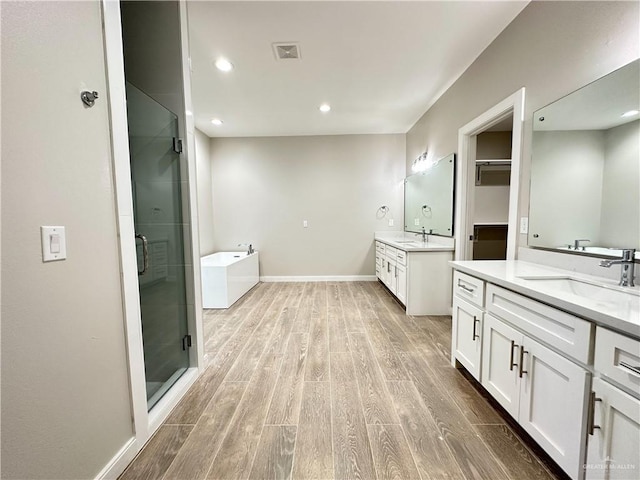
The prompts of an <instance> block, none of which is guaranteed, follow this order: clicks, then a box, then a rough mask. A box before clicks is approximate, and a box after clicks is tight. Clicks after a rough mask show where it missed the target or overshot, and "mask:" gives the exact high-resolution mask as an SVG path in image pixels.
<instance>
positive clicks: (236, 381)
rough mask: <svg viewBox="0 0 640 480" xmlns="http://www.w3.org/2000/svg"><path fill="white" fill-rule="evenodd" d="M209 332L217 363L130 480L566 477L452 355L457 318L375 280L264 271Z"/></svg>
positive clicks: (127, 475)
mask: <svg viewBox="0 0 640 480" xmlns="http://www.w3.org/2000/svg"><path fill="white" fill-rule="evenodd" d="M204 330H205V334H206V339H205V344H206V349H207V353H208V354H209V358H210V364H209V366H208V368H207V369H206V371H205V372H204V373H203V374H202V376H201V377H200V378H199V379H198V381H197V382H196V384H195V385H194V386H193V387H192V388H191V390H190V391H189V392H188V393H187V395H185V397H184V398H183V399H182V401H181V402H180V404H179V405H178V406H177V407H176V408H175V409H174V411H173V412H172V413H171V415H170V416H169V418H168V419H167V421H166V422H165V424H164V425H163V426H162V427H161V428H160V429H159V430H158V432H157V433H156V434H155V435H154V437H153V438H152V439H151V440H150V441H149V443H148V444H147V445H146V446H145V448H144V449H143V450H142V452H141V453H140V454H139V455H138V457H137V458H136V459H135V460H134V461H133V462H132V463H131V465H129V467H128V468H127V470H126V471H125V472H124V473H123V474H122V476H121V477H120V478H121V480H132V479H158V480H160V479H163V480H205V479H207V480H232V479H327V480H328V479H351V478H353V479H362V480H374V479H380V480H383V479H384V480H386V479H398V480H399V479H422V480H427V479H433V480H440V479H469V480H470V479H478V480H498V479H514V480H515V479H517V480H523V479H546V480H550V479H565V478H566V477H565V475H564V474H563V473H562V472H561V471H559V470H558V468H557V466H555V465H554V464H553V462H551V461H550V460H549V458H548V457H546V455H544V453H541V452H540V451H539V449H537V448H536V447H535V446H534V445H532V444H531V440H528V439H526V434H525V433H523V432H522V431H521V430H520V429H519V427H517V426H515V425H514V424H513V422H512V421H511V420H510V418H509V417H508V415H507V414H506V413H505V412H504V411H502V410H501V409H500V408H499V407H497V406H496V405H495V404H494V403H493V401H492V400H490V399H488V398H487V397H486V396H485V395H484V394H483V392H482V391H481V390H480V389H479V388H478V386H477V384H474V382H473V381H472V380H470V379H469V378H468V377H467V376H465V375H464V374H463V373H461V372H460V371H458V370H456V369H454V368H453V367H451V366H450V363H449V362H450V360H449V359H450V352H449V346H450V341H451V318H450V317H411V316H407V315H405V312H404V310H403V309H402V308H401V307H400V305H398V303H396V301H395V299H394V298H393V297H392V296H391V295H390V294H389V292H387V291H386V290H385V288H384V287H383V286H382V285H381V284H379V283H375V282H353V283H351V282H339V283H261V284H259V285H258V286H257V287H255V288H254V289H253V290H252V291H251V292H249V293H248V294H247V295H245V296H244V297H243V298H242V299H241V300H240V301H239V302H237V303H236V304H235V305H233V306H232V307H231V308H229V309H227V310H205V313H204Z"/></svg>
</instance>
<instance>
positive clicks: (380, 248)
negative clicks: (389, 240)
mask: <svg viewBox="0 0 640 480" xmlns="http://www.w3.org/2000/svg"><path fill="white" fill-rule="evenodd" d="M385 247H386V245H385V244H384V243H381V242H376V253H378V254H380V255H384V253H385V252H384V250H385Z"/></svg>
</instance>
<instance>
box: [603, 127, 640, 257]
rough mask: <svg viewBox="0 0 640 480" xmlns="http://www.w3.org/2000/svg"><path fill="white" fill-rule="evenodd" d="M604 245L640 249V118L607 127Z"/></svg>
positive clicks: (605, 139)
mask: <svg viewBox="0 0 640 480" xmlns="http://www.w3.org/2000/svg"><path fill="white" fill-rule="evenodd" d="M604 141H605V161H604V171H603V181H602V219H601V224H600V244H601V245H602V246H603V247H617V248H635V249H638V250H640V244H638V238H640V213H639V211H640V151H639V150H640V121H635V122H630V123H627V124H625V125H621V126H619V127H616V128H612V129H610V130H607V131H606V132H605V135H604Z"/></svg>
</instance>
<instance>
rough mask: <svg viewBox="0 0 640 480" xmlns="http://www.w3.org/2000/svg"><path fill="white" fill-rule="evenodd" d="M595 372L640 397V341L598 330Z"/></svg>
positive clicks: (609, 331)
mask: <svg viewBox="0 0 640 480" xmlns="http://www.w3.org/2000/svg"><path fill="white" fill-rule="evenodd" d="M593 364H594V367H595V370H596V371H597V372H600V373H601V374H602V375H605V376H607V377H609V378H610V379H611V380H614V381H616V382H617V383H619V384H620V385H622V386H623V387H626V388H628V389H630V390H631V391H633V392H635V394H636V395H640V340H636V339H634V338H630V337H627V336H625V335H622V334H620V333H617V332H614V331H611V330H607V329H606V328H602V327H597V328H596V353H595V357H594V361H593Z"/></svg>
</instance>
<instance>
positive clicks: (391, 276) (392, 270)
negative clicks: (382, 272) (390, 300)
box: [386, 257, 397, 295]
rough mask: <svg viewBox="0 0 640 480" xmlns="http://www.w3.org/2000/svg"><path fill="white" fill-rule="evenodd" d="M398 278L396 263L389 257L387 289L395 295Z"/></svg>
mask: <svg viewBox="0 0 640 480" xmlns="http://www.w3.org/2000/svg"><path fill="white" fill-rule="evenodd" d="M396 277H397V273H396V261H395V259H394V260H391V259H390V258H389V257H387V284H386V285H387V288H388V289H389V290H391V293H393V294H394V295H395V294H396V290H397V288H396V286H397V284H396Z"/></svg>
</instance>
